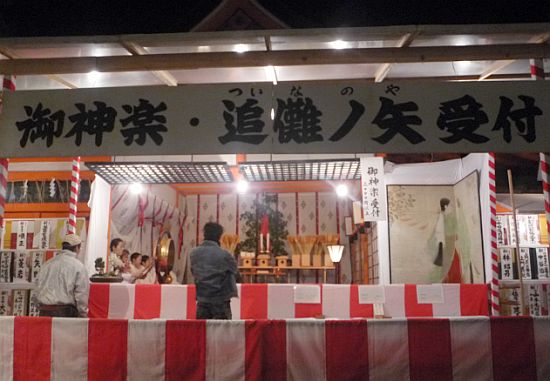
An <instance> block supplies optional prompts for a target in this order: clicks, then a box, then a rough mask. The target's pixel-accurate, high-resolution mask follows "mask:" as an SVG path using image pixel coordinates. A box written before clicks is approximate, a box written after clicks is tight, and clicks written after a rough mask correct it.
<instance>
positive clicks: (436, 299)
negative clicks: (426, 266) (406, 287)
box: [416, 284, 445, 304]
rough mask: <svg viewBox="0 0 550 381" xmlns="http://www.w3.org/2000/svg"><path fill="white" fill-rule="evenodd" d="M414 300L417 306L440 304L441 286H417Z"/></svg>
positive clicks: (441, 300)
mask: <svg viewBox="0 0 550 381" xmlns="http://www.w3.org/2000/svg"><path fill="white" fill-rule="evenodd" d="M416 298H417V300H418V303H419V304H440V303H443V302H445V300H444V298H443V286H442V285H440V284H419V285H418V286H416Z"/></svg>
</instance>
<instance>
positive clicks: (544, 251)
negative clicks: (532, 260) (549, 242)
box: [536, 247, 550, 279]
mask: <svg viewBox="0 0 550 381" xmlns="http://www.w3.org/2000/svg"><path fill="white" fill-rule="evenodd" d="M536 252H537V269H538V274H539V279H550V268H549V267H548V248H546V247H537V250H536Z"/></svg>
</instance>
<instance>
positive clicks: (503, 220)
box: [496, 215, 508, 246]
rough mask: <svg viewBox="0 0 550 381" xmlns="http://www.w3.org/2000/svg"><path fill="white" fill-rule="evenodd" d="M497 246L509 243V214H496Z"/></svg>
mask: <svg viewBox="0 0 550 381" xmlns="http://www.w3.org/2000/svg"><path fill="white" fill-rule="evenodd" d="M496 224H497V227H496V232H497V246H506V245H508V216H503V215H497V216H496Z"/></svg>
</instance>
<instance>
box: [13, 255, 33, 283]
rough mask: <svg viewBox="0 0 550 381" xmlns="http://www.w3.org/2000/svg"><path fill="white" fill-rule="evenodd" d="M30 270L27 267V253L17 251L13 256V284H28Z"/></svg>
mask: <svg viewBox="0 0 550 381" xmlns="http://www.w3.org/2000/svg"><path fill="white" fill-rule="evenodd" d="M28 275H29V269H28V267H27V253H26V252H25V251H17V252H15V253H14V256H13V282H14V283H26V282H28V281H29V276H28Z"/></svg>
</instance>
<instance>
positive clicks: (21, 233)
mask: <svg viewBox="0 0 550 381" xmlns="http://www.w3.org/2000/svg"><path fill="white" fill-rule="evenodd" d="M14 223H15V225H16V226H17V230H16V231H17V244H16V249H17V250H25V249H27V221H15V222H14Z"/></svg>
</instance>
